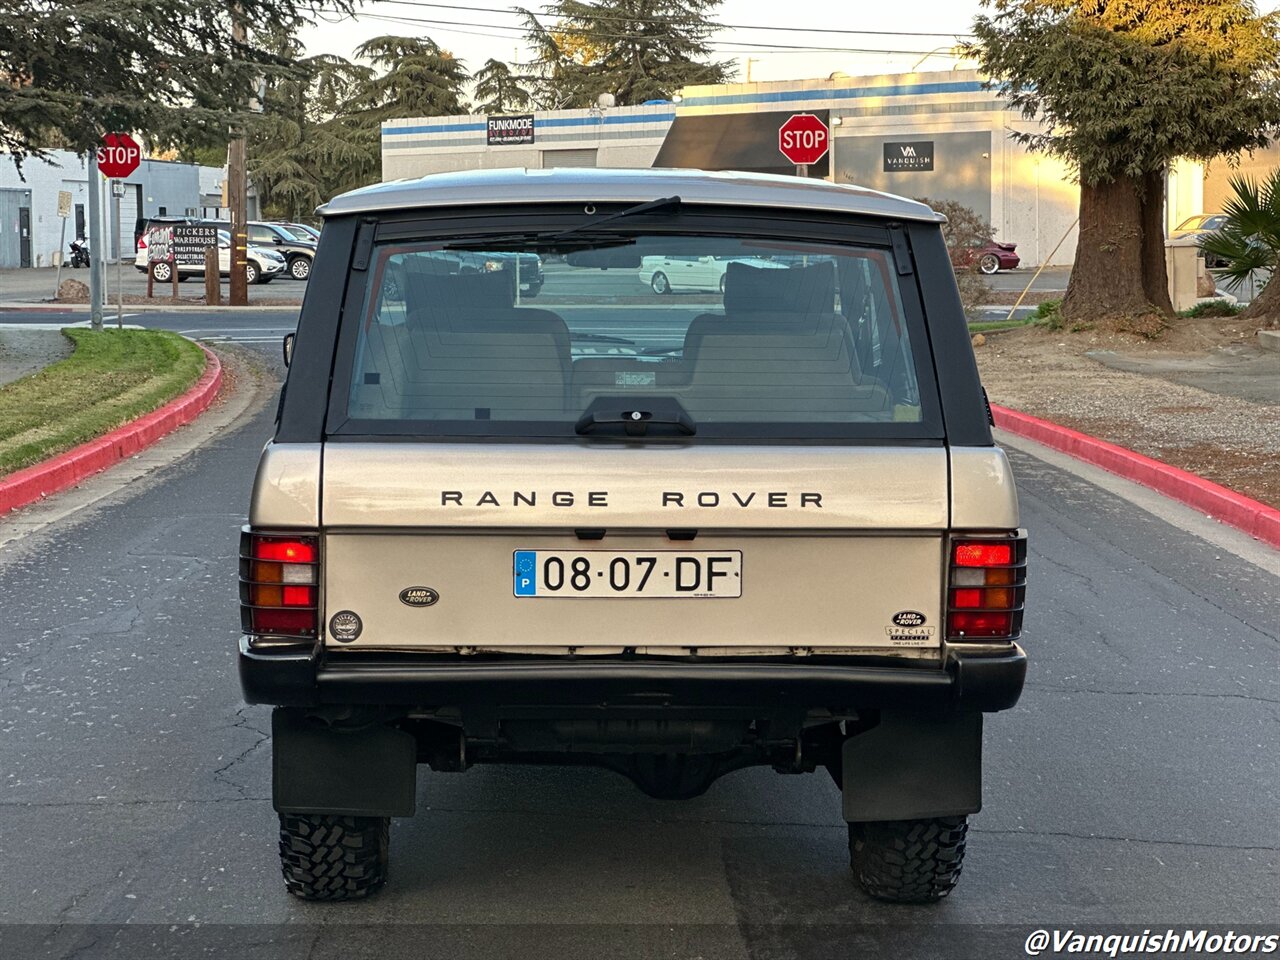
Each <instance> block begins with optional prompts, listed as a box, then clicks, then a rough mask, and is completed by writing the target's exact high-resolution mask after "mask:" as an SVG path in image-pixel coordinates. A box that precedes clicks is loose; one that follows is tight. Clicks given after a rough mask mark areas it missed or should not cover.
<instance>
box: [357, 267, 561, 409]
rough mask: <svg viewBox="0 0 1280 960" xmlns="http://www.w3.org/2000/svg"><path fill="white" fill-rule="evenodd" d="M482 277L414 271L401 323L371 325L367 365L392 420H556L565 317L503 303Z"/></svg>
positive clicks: (559, 398) (484, 277)
mask: <svg viewBox="0 0 1280 960" xmlns="http://www.w3.org/2000/svg"><path fill="white" fill-rule="evenodd" d="M489 280H490V278H489V277H487V276H485V275H483V274H482V275H473V276H430V275H424V274H420V273H419V274H417V275H415V276H414V279H413V281H411V283H412V285H413V287H415V288H416V289H413V290H412V295H411V296H410V298H409V299H410V302H411V303H412V304H414V305H413V306H412V307H411V308H410V309H409V310H408V312H407V314H406V317H405V322H404V323H403V324H400V325H396V326H382V325H378V324H375V325H374V328H373V329H371V330H370V335H369V338H368V359H367V360H366V363H365V366H366V369H369V370H370V372H372V373H373V375H374V376H375V377H376V378H377V380H378V382H379V383H380V384H381V385H382V394H383V398H384V403H385V404H386V405H387V406H389V407H393V408H394V409H396V410H398V411H399V414H400V416H402V417H404V418H406V419H424V420H490V419H492V420H503V419H522V420H537V419H540V418H547V419H557V420H560V419H563V418H564V416H565V415H566V413H567V412H568V400H569V384H570V380H571V353H570V340H569V330H568V327H567V326H566V325H565V322H564V319H563V318H561V317H560V316H559V315H558V314H556V313H552V312H551V311H550V310H536V309H528V308H521V307H511V306H509V305H502V304H503V303H504V300H503V298H502V297H501V296H497V295H495V294H496V293H497V292H498V290H499V288H498V287H497V285H496V284H494V283H492V282H487V283H486V282H485V281H489ZM506 285H507V286H508V287H509V283H508V284H506ZM485 301H488V302H487V303H486V302H485ZM495 301H496V303H497V305H493V304H494V302H495ZM393 351H394V352H396V353H398V354H399V355H398V356H395V355H393V353H392V352H393Z"/></svg>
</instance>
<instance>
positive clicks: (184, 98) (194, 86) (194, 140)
mask: <svg viewBox="0 0 1280 960" xmlns="http://www.w3.org/2000/svg"><path fill="white" fill-rule="evenodd" d="M317 6H318V0H239V3H238V7H233V6H232V5H231V4H229V3H226V4H223V3H209V2H207V0H6V2H5V3H4V4H2V5H0V78H2V80H3V82H0V148H3V149H4V150H6V151H8V152H9V153H11V154H12V156H13V158H14V160H15V162H18V163H21V161H22V160H23V159H24V158H26V157H28V156H32V155H40V154H42V153H43V152H44V151H45V150H46V149H48V148H49V147H50V146H52V145H55V144H56V145H59V146H65V147H68V148H70V149H72V150H75V151H78V152H86V151H88V150H89V149H91V148H93V147H94V146H96V145H97V143H98V140H99V138H100V136H101V135H102V133H104V132H106V131H108V130H126V131H142V132H144V133H145V134H146V135H147V137H148V139H149V140H150V142H152V143H153V144H156V145H159V146H165V145H176V144H179V143H184V144H186V145H188V146H199V145H208V144H216V143H217V142H218V141H219V140H221V141H223V142H225V140H226V136H227V128H228V125H229V124H231V123H233V122H236V121H237V120H242V119H243V114H244V104H245V101H246V100H247V95H248V92H249V91H250V90H251V89H253V87H254V85H255V82H256V80H257V79H258V78H260V77H262V76H271V75H278V74H282V73H287V72H288V71H289V70H290V69H291V64H290V62H289V60H288V59H285V58H282V57H279V56H276V55H274V54H272V53H270V52H269V51H267V50H265V49H263V48H262V47H261V46H260V45H257V44H255V43H253V42H245V43H237V42H235V41H234V40H232V38H231V37H232V11H233V9H237V10H238V11H239V12H238V14H237V16H239V17H241V18H242V22H243V23H246V24H259V25H268V26H271V27H274V28H278V29H282V30H286V31H289V32H292V31H293V30H295V29H296V28H297V27H298V26H299V25H300V24H301V23H303V22H304V18H305V16H306V15H307V14H308V13H310V12H312V11H314V10H315V9H316V8H317ZM327 6H329V5H328V4H326V7H327ZM337 6H338V7H339V8H340V9H342V10H344V11H349V10H350V9H351V8H350V4H349V2H348V0H338V3H337Z"/></svg>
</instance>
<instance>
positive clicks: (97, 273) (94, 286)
mask: <svg viewBox="0 0 1280 960" xmlns="http://www.w3.org/2000/svg"><path fill="white" fill-rule="evenodd" d="M101 189H102V178H101V176H99V174H98V150H97V148H96V147H94V148H93V149H91V150H90V151H89V326H90V327H92V328H93V329H94V330H101V329H102V279H103V276H102V275H103V270H102V254H103V252H104V250H103V243H104V242H105V241H106V239H107V231H106V230H104V229H103V228H102V199H101V195H100V193H99V191H100V190H101Z"/></svg>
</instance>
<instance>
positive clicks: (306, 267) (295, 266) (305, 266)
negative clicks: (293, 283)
mask: <svg viewBox="0 0 1280 960" xmlns="http://www.w3.org/2000/svg"><path fill="white" fill-rule="evenodd" d="M289 276H291V277H293V279H295V280H305V279H307V277H309V276H311V261H310V260H308V259H307V258H306V257H294V258H293V259H292V260H290V261H289Z"/></svg>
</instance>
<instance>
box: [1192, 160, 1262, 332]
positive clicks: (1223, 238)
mask: <svg viewBox="0 0 1280 960" xmlns="http://www.w3.org/2000/svg"><path fill="white" fill-rule="evenodd" d="M1230 184H1231V192H1232V194H1233V195H1232V197H1231V198H1230V199H1229V200H1228V201H1227V202H1226V203H1225V204H1223V208H1222V212H1223V213H1224V214H1226V217H1227V219H1226V222H1225V223H1224V224H1223V225H1222V227H1221V228H1220V229H1218V230H1215V231H1214V232H1213V233H1210V234H1208V235H1206V236H1205V237H1204V238H1203V239H1201V241H1200V249H1202V250H1203V251H1204V252H1205V256H1206V257H1207V258H1208V259H1209V260H1210V261H1217V262H1219V263H1221V264H1223V266H1219V267H1215V268H1213V273H1214V275H1215V276H1217V277H1219V278H1221V279H1223V280H1225V281H1226V282H1227V286H1228V287H1230V288H1232V289H1238V288H1239V287H1241V286H1242V285H1243V284H1244V283H1245V282H1246V281H1248V280H1249V278H1250V277H1252V276H1253V275H1254V273H1255V271H1262V272H1263V273H1265V274H1266V276H1267V278H1268V280H1267V282H1266V285H1265V286H1264V287H1263V288H1262V293H1260V294H1259V295H1258V296H1257V297H1256V298H1255V299H1254V301H1253V302H1252V303H1251V304H1249V306H1248V308H1247V309H1246V310H1245V311H1244V312H1243V313H1242V314H1240V316H1241V317H1244V318H1245V319H1249V320H1264V321H1267V322H1269V323H1272V324H1274V323H1276V322H1277V321H1278V320H1280V284H1275V283H1271V282H1270V278H1271V277H1273V276H1274V275H1275V269H1276V264H1277V262H1280V169H1276V170H1273V171H1271V173H1270V174H1269V175H1268V176H1267V178H1266V179H1265V180H1264V181H1263V182H1262V183H1261V184H1259V183H1258V182H1257V181H1256V180H1254V179H1253V178H1252V177H1245V176H1241V175H1239V174H1236V175H1235V176H1233V177H1232V178H1231V180H1230Z"/></svg>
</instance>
